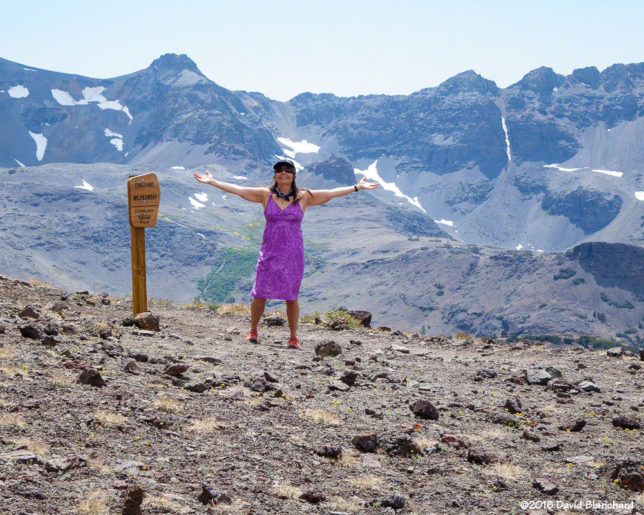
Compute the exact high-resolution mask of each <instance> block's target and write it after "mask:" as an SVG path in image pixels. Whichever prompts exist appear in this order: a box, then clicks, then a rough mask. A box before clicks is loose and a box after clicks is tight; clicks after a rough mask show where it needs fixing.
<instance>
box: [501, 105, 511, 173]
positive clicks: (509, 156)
mask: <svg viewBox="0 0 644 515" xmlns="http://www.w3.org/2000/svg"><path fill="white" fill-rule="evenodd" d="M501 125H502V126H503V132H505V152H506V153H507V154H508V163H511V162H512V153H511V152H510V137H509V136H508V126H507V125H506V124H505V117H503V116H501Z"/></svg>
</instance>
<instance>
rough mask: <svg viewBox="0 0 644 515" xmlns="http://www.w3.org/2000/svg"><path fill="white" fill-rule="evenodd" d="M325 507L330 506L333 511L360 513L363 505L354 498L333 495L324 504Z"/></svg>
mask: <svg viewBox="0 0 644 515" xmlns="http://www.w3.org/2000/svg"><path fill="white" fill-rule="evenodd" d="M323 506H324V507H326V508H330V509H331V510H333V511H336V510H337V511H341V512H344V513H358V512H360V511H361V510H362V509H363V507H362V505H361V504H360V503H359V502H358V501H356V500H354V499H353V498H351V499H347V498H345V497H331V498H330V499H329V500H328V501H327V502H325V503H324V504H323Z"/></svg>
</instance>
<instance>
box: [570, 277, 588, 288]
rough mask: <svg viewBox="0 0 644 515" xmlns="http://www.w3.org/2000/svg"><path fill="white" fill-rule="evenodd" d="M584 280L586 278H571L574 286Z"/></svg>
mask: <svg viewBox="0 0 644 515" xmlns="http://www.w3.org/2000/svg"><path fill="white" fill-rule="evenodd" d="M585 282H586V279H584V278H583V277H575V278H574V279H573V280H572V284H574V285H575V286H578V285H580V284H582V283H585Z"/></svg>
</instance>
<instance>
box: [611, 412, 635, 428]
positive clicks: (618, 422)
mask: <svg viewBox="0 0 644 515" xmlns="http://www.w3.org/2000/svg"><path fill="white" fill-rule="evenodd" d="M613 426H614V427H621V428H622V429H639V428H640V423H639V421H638V420H636V419H634V418H630V417H627V416H626V415H619V416H618V417H615V418H614V419H613Z"/></svg>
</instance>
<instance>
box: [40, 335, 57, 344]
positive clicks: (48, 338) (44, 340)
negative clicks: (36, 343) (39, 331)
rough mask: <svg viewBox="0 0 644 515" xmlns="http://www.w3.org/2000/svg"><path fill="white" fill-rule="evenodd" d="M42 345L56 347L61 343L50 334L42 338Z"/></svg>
mask: <svg viewBox="0 0 644 515" xmlns="http://www.w3.org/2000/svg"><path fill="white" fill-rule="evenodd" d="M40 343H42V344H43V345H48V346H50V347H53V346H54V345H56V344H57V343H59V340H58V338H56V337H55V336H49V335H48V334H46V335H44V336H43V337H42V340H40Z"/></svg>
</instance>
